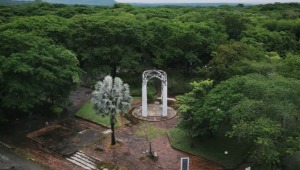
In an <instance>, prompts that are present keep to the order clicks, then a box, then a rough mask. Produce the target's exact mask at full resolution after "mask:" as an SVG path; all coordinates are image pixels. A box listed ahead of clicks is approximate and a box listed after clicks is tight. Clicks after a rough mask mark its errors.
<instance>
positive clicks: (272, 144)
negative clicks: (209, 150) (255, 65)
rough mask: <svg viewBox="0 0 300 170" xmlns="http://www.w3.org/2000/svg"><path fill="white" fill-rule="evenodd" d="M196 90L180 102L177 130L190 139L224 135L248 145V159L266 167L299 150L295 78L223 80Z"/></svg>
mask: <svg viewBox="0 0 300 170" xmlns="http://www.w3.org/2000/svg"><path fill="white" fill-rule="evenodd" d="M199 84H200V83H199ZM202 84H203V83H202ZM199 87H201V86H195V87H194V89H193V91H192V92H191V93H188V94H186V95H184V96H183V97H181V98H179V99H180V100H179V102H181V103H179V104H180V106H179V111H180V115H181V116H182V117H183V119H182V122H181V123H180V127H182V128H184V129H187V130H188V131H189V132H191V134H192V135H193V136H203V135H216V134H223V135H224V134H227V135H228V136H229V137H234V138H236V139H239V140H242V141H248V142H252V143H253V145H254V146H255V148H254V150H253V152H252V154H251V155H252V157H253V158H254V160H255V161H256V162H257V163H258V164H262V165H263V166H265V169H275V167H276V166H278V165H279V163H280V162H281V161H282V159H283V158H284V157H285V156H287V155H289V154H293V153H295V152H297V151H299V148H300V143H299V139H300V138H299V135H300V127H299V117H300V113H299V104H298V103H299V101H300V98H299V96H300V95H299V94H300V81H299V80H295V79H288V78H284V77H282V76H278V75H268V76H263V75H259V74H250V75H246V76H236V77H233V78H230V79H228V80H226V81H223V82H221V83H220V84H218V85H216V86H215V87H214V88H213V89H212V90H210V91H209V92H208V93H207V92H206V91H204V90H202V89H203V88H199ZM197 89H200V90H198V91H199V92H201V93H199V92H197V93H195V92H194V91H196V90H197ZM202 91H203V92H205V93H203V92H202ZM193 92H194V94H198V95H191V94H193ZM203 94H206V95H204V96H203ZM182 99H185V100H182ZM187 101H192V102H193V101H197V102H196V103H195V102H194V103H195V104H193V105H188V104H189V103H188V102H187ZM188 124H189V125H188ZM297 142H298V143H297ZM296 143H297V144H296ZM295 144H296V145H295Z"/></svg>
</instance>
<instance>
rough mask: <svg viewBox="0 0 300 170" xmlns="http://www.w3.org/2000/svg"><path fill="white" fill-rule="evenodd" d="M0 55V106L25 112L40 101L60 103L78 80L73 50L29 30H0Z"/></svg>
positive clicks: (75, 85) (79, 72) (77, 68)
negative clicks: (54, 43)
mask: <svg viewBox="0 0 300 170" xmlns="http://www.w3.org/2000/svg"><path fill="white" fill-rule="evenodd" d="M1 55H2V57H0V60H1V62H0V70H1V72H0V74H1V75H0V79H1V77H2V78H3V80H5V81H3V83H1V85H0V94H1V100H0V101H1V103H0V106H1V107H5V108H10V109H17V110H20V111H23V112H26V111H29V109H31V108H33V107H35V106H37V105H40V104H43V103H44V102H47V103H51V104H52V105H54V104H57V105H59V106H63V104H64V103H66V101H67V100H68V97H69V93H70V91H71V90H72V89H74V88H75V87H77V85H78V84H79V82H80V80H79V77H80V74H81V69H80V68H79V67H78V60H77V59H76V56H75V54H73V53H72V52H71V51H69V50H67V49H65V48H64V47H62V46H59V45H53V44H51V41H50V40H48V39H45V38H41V37H39V36H36V35H34V34H32V33H22V32H17V31H4V32H1V33H0V56H1ZM0 81H1V80H0Z"/></svg>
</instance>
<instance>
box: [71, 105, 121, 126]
mask: <svg viewBox="0 0 300 170" xmlns="http://www.w3.org/2000/svg"><path fill="white" fill-rule="evenodd" d="M75 115H76V116H78V117H81V118H83V119H86V120H89V121H91V122H94V123H98V124H100V125H103V126H106V127H108V128H110V121H109V115H107V116H102V115H97V114H96V112H95V110H94V109H93V106H92V103H91V102H90V101H87V102H86V103H85V104H84V105H83V106H82V107H81V108H80V109H79V110H78V111H77V112H76V113H75ZM117 120H118V121H117V124H116V126H115V127H116V128H118V127H120V126H121V118H120V116H119V115H118V116H117Z"/></svg>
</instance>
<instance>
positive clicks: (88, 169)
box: [66, 158, 92, 170]
mask: <svg viewBox="0 0 300 170" xmlns="http://www.w3.org/2000/svg"><path fill="white" fill-rule="evenodd" d="M66 160H68V161H70V162H72V163H73V164H75V165H77V166H80V167H82V168H83V169H87V170H92V169H91V168H89V167H86V166H85V165H83V164H81V163H79V162H77V161H76V160H73V159H70V158H66Z"/></svg>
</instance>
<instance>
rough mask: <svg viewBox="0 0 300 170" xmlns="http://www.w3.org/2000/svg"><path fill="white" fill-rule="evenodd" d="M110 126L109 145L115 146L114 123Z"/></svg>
mask: <svg viewBox="0 0 300 170" xmlns="http://www.w3.org/2000/svg"><path fill="white" fill-rule="evenodd" d="M110 126H111V132H112V133H111V145H115V144H116V138H115V123H114V122H111V123H110Z"/></svg>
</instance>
